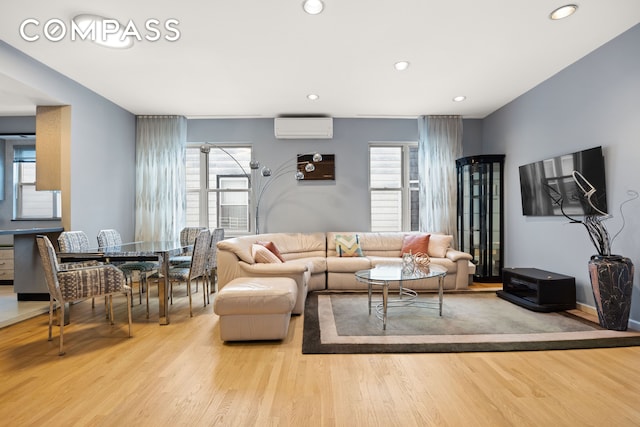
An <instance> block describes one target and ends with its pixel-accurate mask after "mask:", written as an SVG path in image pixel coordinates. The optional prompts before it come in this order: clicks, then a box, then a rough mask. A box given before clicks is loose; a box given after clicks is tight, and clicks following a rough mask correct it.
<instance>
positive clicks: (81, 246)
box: [58, 231, 106, 307]
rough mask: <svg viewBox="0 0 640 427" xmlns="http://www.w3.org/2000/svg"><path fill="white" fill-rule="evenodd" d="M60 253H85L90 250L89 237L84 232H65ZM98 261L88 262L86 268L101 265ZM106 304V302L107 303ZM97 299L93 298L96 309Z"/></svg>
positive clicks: (62, 236) (62, 234)
mask: <svg viewBox="0 0 640 427" xmlns="http://www.w3.org/2000/svg"><path fill="white" fill-rule="evenodd" d="M58 247H59V248H60V252H83V251H86V250H88V249H89V237H87V233H85V232H84V231H63V232H62V233H60V236H58ZM100 264H102V263H99V262H97V261H86V262H85V263H84V265H85V266H90V265H100ZM105 303H106V301H105ZM95 305H96V301H95V298H91V307H95Z"/></svg>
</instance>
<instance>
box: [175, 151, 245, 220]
mask: <svg viewBox="0 0 640 427" xmlns="http://www.w3.org/2000/svg"><path fill="white" fill-rule="evenodd" d="M201 146H202V145H201V144H198V145H197V146H196V145H190V146H188V147H187V156H186V159H187V160H186V161H187V165H186V166H187V167H186V173H187V176H186V185H187V226H204V227H208V228H210V229H214V228H218V227H221V228H224V229H225V230H226V231H227V232H229V233H248V232H249V231H250V226H249V224H250V223H251V221H250V216H249V212H250V209H249V205H250V193H249V192H250V191H251V188H250V180H249V176H248V174H249V171H250V167H249V162H250V161H251V147H246V146H243V147H238V146H233V147H231V146H219V147H213V146H209V147H207V149H205V150H201Z"/></svg>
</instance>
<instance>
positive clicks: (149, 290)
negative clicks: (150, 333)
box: [146, 279, 160, 319]
mask: <svg viewBox="0 0 640 427" xmlns="http://www.w3.org/2000/svg"><path fill="white" fill-rule="evenodd" d="M158 280H160V279H158ZM149 292H150V290H149V286H147V292H146V294H147V319H148V318H149Z"/></svg>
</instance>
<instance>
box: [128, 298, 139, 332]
mask: <svg viewBox="0 0 640 427" xmlns="http://www.w3.org/2000/svg"><path fill="white" fill-rule="evenodd" d="M130 298H131V294H130V293H129V292H127V314H128V317H129V338H131V304H130V303H129V299H130ZM140 304H142V301H141V302H140Z"/></svg>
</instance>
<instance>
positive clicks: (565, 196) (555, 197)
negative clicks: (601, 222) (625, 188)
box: [520, 147, 607, 216]
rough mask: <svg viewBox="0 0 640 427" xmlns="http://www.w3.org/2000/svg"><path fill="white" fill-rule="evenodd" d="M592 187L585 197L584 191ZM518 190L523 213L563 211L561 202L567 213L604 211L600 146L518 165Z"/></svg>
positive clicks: (603, 174)
mask: <svg viewBox="0 0 640 427" xmlns="http://www.w3.org/2000/svg"><path fill="white" fill-rule="evenodd" d="M574 171H575V172H574ZM576 172H577V173H576ZM574 176H575V177H576V178H577V179H578V181H579V184H578V183H576V179H574ZM592 187H593V189H595V192H593V195H592V196H591V198H590V199H587V197H585V191H589V190H590V189H591V188H592ZM520 191H521V196H522V214H523V215H530V216H552V215H562V211H561V206H562V209H563V210H564V212H565V213H566V214H567V215H569V216H571V215H590V214H599V213H600V212H598V211H601V212H607V197H606V186H605V173H604V157H603V155H602V147H595V148H590V149H588V150H583V151H579V152H576V153H570V154H565V155H562V156H557V157H553V158H550V159H546V160H541V161H539V162H535V163H531V164H528V165H524V166H520ZM589 200H590V201H591V203H589ZM560 201H561V204H560V203H559V202H560ZM592 204H593V206H592ZM594 207H595V209H594Z"/></svg>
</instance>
